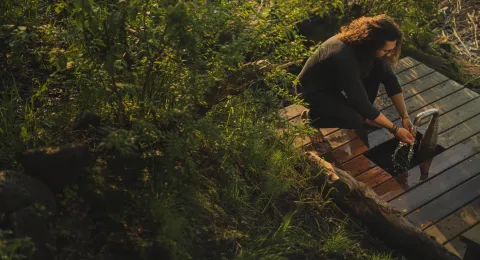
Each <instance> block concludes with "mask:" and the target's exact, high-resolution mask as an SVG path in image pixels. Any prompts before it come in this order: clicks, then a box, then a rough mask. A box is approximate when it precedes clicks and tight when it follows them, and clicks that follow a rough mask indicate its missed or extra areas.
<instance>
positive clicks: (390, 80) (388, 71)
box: [381, 61, 402, 97]
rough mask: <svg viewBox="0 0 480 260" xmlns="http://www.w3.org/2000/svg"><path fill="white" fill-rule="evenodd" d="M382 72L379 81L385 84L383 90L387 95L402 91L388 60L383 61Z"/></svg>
mask: <svg viewBox="0 0 480 260" xmlns="http://www.w3.org/2000/svg"><path fill="white" fill-rule="evenodd" d="M382 63H383V64H382V65H383V66H382V67H383V73H382V79H381V82H382V84H383V85H384V86H385V91H386V92H387V95H388V96H389V97H391V96H394V95H396V94H398V93H402V87H400V83H399V82H398V78H397V76H396V75H395V73H394V72H393V69H392V65H391V64H390V62H388V61H383V62H382Z"/></svg>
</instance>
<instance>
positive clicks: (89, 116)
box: [72, 112, 101, 131]
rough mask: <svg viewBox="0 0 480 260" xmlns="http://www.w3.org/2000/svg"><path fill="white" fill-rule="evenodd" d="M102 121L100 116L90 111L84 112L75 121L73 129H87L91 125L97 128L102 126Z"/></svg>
mask: <svg viewBox="0 0 480 260" xmlns="http://www.w3.org/2000/svg"><path fill="white" fill-rule="evenodd" d="M100 121H101V118H100V116H98V115H95V114H94V113H90V112H82V113H80V115H78V116H77V117H76V118H75V120H74V121H73V124H72V130H74V131H76V130H87V129H89V128H90V127H92V128H97V127H99V126H100Z"/></svg>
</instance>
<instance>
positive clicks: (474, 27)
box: [467, 11, 478, 48]
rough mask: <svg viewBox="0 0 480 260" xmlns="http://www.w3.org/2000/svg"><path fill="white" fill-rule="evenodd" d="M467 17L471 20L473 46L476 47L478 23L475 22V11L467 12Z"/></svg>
mask: <svg viewBox="0 0 480 260" xmlns="http://www.w3.org/2000/svg"><path fill="white" fill-rule="evenodd" d="M467 16H468V19H469V20H470V21H471V22H472V26H473V42H474V43H475V47H476V48H478V40H477V28H478V25H477V24H476V23H475V19H474V17H475V11H473V12H472V14H469V13H467Z"/></svg>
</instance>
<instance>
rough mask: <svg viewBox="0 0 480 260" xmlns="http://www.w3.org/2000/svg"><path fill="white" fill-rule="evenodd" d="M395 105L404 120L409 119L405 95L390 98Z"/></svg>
mask: <svg viewBox="0 0 480 260" xmlns="http://www.w3.org/2000/svg"><path fill="white" fill-rule="evenodd" d="M390 99H391V100H392V103H393V105H394V106H395V108H396V109H397V111H398V114H399V115H400V117H402V118H406V117H408V111H407V106H406V105H405V99H404V98H403V93H398V94H396V95H393V96H391V97H390Z"/></svg>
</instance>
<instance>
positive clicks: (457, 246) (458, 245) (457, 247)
mask: <svg viewBox="0 0 480 260" xmlns="http://www.w3.org/2000/svg"><path fill="white" fill-rule="evenodd" d="M445 247H446V248H447V249H448V251H450V252H452V253H454V254H455V255H457V256H458V257H460V258H461V259H463V256H464V255H465V251H466V250H467V245H466V244H465V243H463V242H462V241H460V238H459V237H458V238H455V239H454V240H452V241H450V242H449V243H447V244H445Z"/></svg>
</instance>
